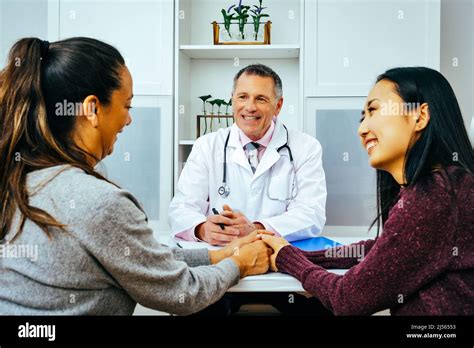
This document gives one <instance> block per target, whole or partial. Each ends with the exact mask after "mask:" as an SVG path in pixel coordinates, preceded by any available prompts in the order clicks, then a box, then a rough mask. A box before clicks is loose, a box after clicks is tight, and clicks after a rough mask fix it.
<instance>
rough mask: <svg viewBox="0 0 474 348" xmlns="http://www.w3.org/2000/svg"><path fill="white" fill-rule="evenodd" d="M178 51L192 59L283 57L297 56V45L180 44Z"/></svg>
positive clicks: (298, 53)
mask: <svg viewBox="0 0 474 348" xmlns="http://www.w3.org/2000/svg"><path fill="white" fill-rule="evenodd" d="M179 49H180V51H181V52H182V53H183V54H185V55H186V56H187V57H189V58H194V59H233V58H234V57H239V58H241V59H255V58H259V59H285V58H299V56H300V47H299V46H298V45H262V46H251V45H249V46H224V45H223V46H215V45H181V46H180V47H179Z"/></svg>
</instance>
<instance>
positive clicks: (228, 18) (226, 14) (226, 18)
mask: <svg viewBox="0 0 474 348" xmlns="http://www.w3.org/2000/svg"><path fill="white" fill-rule="evenodd" d="M234 7H235V5H232V6H230V7H229V8H228V9H227V11H226V10H224V9H222V10H221V13H222V16H223V17H224V27H225V30H227V33H228V34H229V37H232V34H231V33H230V24H231V23H232V20H233V19H235V15H234V14H233V13H230V11H232V9H233V8H234Z"/></svg>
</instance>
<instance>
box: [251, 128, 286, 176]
mask: <svg viewBox="0 0 474 348" xmlns="http://www.w3.org/2000/svg"><path fill="white" fill-rule="evenodd" d="M286 140H287V139H286V131H285V128H283V125H282V123H280V122H279V121H278V119H277V121H276V124H275V131H274V133H273V136H272V140H271V141H270V143H269V144H268V147H267V149H266V150H265V153H264V154H263V157H262V159H261V160H260V163H259V164H258V167H257V171H256V172H255V176H254V179H256V178H257V177H259V176H260V175H262V174H263V173H265V172H266V171H267V170H269V169H270V168H271V167H272V166H273V165H274V164H275V163H276V162H278V160H279V159H280V154H279V153H278V151H277V149H278V148H279V147H280V146H282V145H284V144H285V143H286Z"/></svg>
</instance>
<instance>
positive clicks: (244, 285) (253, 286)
mask: <svg viewBox="0 0 474 348" xmlns="http://www.w3.org/2000/svg"><path fill="white" fill-rule="evenodd" d="M328 238H331V239H332V240H335V241H336V242H338V243H341V244H350V243H354V242H358V241H360V240H362V239H364V238H357V237H332V236H329V237H328ZM366 238H367V237H366ZM158 239H159V241H160V242H161V243H163V244H166V245H169V246H176V242H175V241H174V240H173V239H172V238H171V237H170V236H169V235H163V234H160V235H159V236H158ZM180 244H181V245H183V246H184V247H185V248H186V246H190V247H192V248H196V247H202V248H206V247H207V246H209V245H208V244H206V243H190V242H186V243H180ZM211 248H212V247H211ZM328 271H329V272H332V273H335V274H344V273H345V272H347V270H341V269H333V270H328ZM228 292H305V290H304V289H303V286H302V285H301V282H300V281H299V280H297V279H295V278H293V277H292V276H289V275H288V274H283V273H275V272H270V273H267V274H262V275H257V276H249V277H245V278H243V279H241V280H240V281H239V283H238V284H237V285H235V286H233V287H231V288H230V289H229V290H228Z"/></svg>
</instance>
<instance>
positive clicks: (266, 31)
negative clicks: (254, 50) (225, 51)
mask: <svg viewBox="0 0 474 348" xmlns="http://www.w3.org/2000/svg"><path fill="white" fill-rule="evenodd" d="M242 1H243V0H239V2H238V4H236V5H231V6H229V7H228V8H227V10H226V9H221V13H222V17H223V19H224V21H223V22H222V23H217V21H213V22H212V23H211V24H212V26H213V41H214V45H242V44H246V45H248V44H252V45H270V44H271V34H270V31H271V24H272V23H271V21H269V20H267V22H266V23H265V26H264V28H263V30H262V33H260V34H259V31H260V30H261V24H263V23H262V22H261V20H262V18H264V17H270V16H269V15H268V14H265V13H263V10H264V9H266V7H263V5H262V2H263V0H259V2H258V5H253V6H252V8H251V7H250V6H247V5H244V4H243V3H242ZM251 14H252V23H250V22H249V21H248V19H249V18H250V15H251ZM219 24H221V25H222V24H223V25H224V27H223V28H221V27H220V26H219ZM252 26H253V29H252V28H251V27H252ZM233 28H235V29H234V30H232V29H233ZM252 34H253V35H252ZM262 34H263V35H262Z"/></svg>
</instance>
